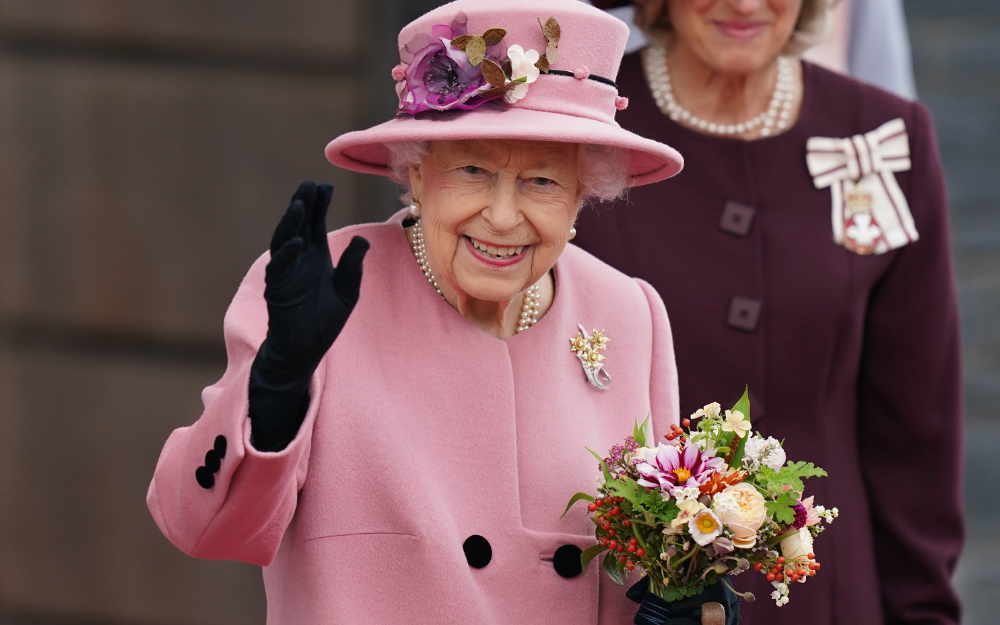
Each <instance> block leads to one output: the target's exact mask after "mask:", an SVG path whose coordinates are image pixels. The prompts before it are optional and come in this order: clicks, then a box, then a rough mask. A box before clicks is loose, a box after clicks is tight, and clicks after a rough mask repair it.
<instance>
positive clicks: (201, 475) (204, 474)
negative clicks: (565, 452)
mask: <svg viewBox="0 0 1000 625" xmlns="http://www.w3.org/2000/svg"><path fill="white" fill-rule="evenodd" d="M194 479H196V480H198V486H201V487H202V488H204V489H205V490H208V489H209V488H212V487H213V486H215V476H214V475H212V472H211V471H209V470H208V469H206V468H205V467H198V468H197V469H195V470H194Z"/></svg>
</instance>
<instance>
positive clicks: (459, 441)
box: [147, 214, 711, 625]
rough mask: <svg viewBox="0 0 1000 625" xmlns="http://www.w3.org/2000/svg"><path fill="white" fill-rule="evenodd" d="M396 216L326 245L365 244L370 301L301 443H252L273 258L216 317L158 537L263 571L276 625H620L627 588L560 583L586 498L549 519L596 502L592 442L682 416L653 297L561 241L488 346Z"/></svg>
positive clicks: (361, 305) (365, 287)
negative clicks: (593, 377)
mask: <svg viewBox="0 0 1000 625" xmlns="http://www.w3.org/2000/svg"><path fill="white" fill-rule="evenodd" d="M401 219H402V215H401V214H400V215H397V216H395V217H394V218H393V219H391V220H390V221H389V222H387V223H384V224H374V225H362V226H353V227H349V228H345V229H343V230H339V231H337V232H333V233H331V234H330V235H329V244H330V250H331V253H332V256H333V258H334V259H336V258H339V256H340V253H341V251H342V250H343V249H344V247H346V245H347V242H348V241H350V239H351V237H352V236H354V235H362V236H364V237H366V238H367V239H368V240H369V241H370V242H371V250H370V252H369V253H368V256H367V257H366V258H365V267H364V271H365V273H364V280H363V283H362V286H361V298H360V301H359V302H358V305H357V308H356V309H355V310H354V313H353V314H352V316H351V318H350V320H349V321H348V323H347V326H346V327H345V328H344V330H343V332H342V333H341V335H340V336H339V337H338V338H337V340H336V342H335V343H334V345H333V347H332V348H331V349H330V351H329V352H328V353H327V355H326V357H325V359H324V360H323V362H322V364H321V365H320V367H319V369H318V370H317V372H316V374H315V376H314V379H313V382H312V386H311V390H310V396H311V398H312V401H311V405H310V407H309V411H308V414H307V416H306V419H305V423H304V424H303V426H302V428H301V431H300V432H299V434H298V437H297V438H296V439H295V440H294V441H293V442H292V443H291V444H290V445H289V446H288V448H286V449H285V450H283V451H281V452H278V453H262V452H258V451H256V450H255V449H254V448H253V447H252V446H251V445H250V443H249V437H250V422H249V420H248V419H247V384H248V376H249V370H250V365H251V363H252V361H253V358H254V355H255V352H256V350H257V348H258V346H259V345H260V343H261V342H262V341H263V339H264V336H265V332H266V329H267V312H266V308H265V306H264V300H263V297H262V292H263V287H264V283H263V276H264V266H265V264H266V263H267V260H268V258H267V255H266V254H265V255H264V256H263V257H261V258H260V259H259V260H258V261H257V262H256V263H255V264H254V265H253V267H252V268H251V269H250V272H249V273H248V274H247V276H246V278H245V279H244V280H243V284H242V285H241V286H240V289H239V291H238V293H237V294H236V297H235V299H234V300H233V303H232V305H231V306H230V308H229V311H228V313H227V314H226V319H225V337H226V347H227V350H228V354H229V366H228V368H227V370H226V373H225V375H224V376H223V377H222V379H221V380H220V381H219V382H218V383H217V384H215V385H213V386H210V387H208V388H207V389H205V391H204V393H203V401H204V404H205V412H204V414H203V415H202V416H201V418H200V419H199V420H198V421H197V422H195V423H194V424H193V425H191V426H189V427H184V428H180V429H178V430H176V431H174V432H173V433H172V434H171V435H170V438H169V439H168V440H167V442H166V445H165V446H164V448H163V452H162V453H161V455H160V459H159V462H158V463H157V466H156V474H155V476H154V478H153V481H152V483H151V484H150V486H149V493H148V496H147V503H148V505H149V509H150V512H152V514H153V517H154V519H155V520H156V523H157V525H159V527H160V529H161V530H162V531H163V533H164V534H165V535H166V536H167V538H169V539H170V541H171V542H172V543H173V544H174V545H176V546H177V547H178V548H179V549H181V550H182V551H184V552H185V553H188V554H190V555H193V556H197V557H202V558H218V559H232V560H242V561H245V562H252V563H256V564H260V565H261V566H263V567H264V582H265V586H266V589H267V622H268V623H269V624H271V625H277V624H289V623H302V624H310V625H315V624H320V623H323V624H326V623H331V624H332V623H352V624H353V623H403V622H406V623H428V624H430V623H434V624H440V623H463V624H466V623H477V624H478V623H497V624H501V623H502V624H515V623H573V624H584V623H608V624H611V623H615V624H622V625H625V624H627V623H631V622H632V615H633V614H634V613H635V609H636V606H635V604H632V603H631V602H629V601H628V600H626V599H625V598H624V592H625V588H623V587H621V586H617V585H615V584H614V583H612V582H610V581H609V580H607V579H606V578H603V577H604V576H603V573H602V574H601V577H602V578H603V579H600V581H598V580H599V576H598V572H599V571H598V567H597V566H594V565H591V566H590V567H589V569H588V570H587V571H586V572H585V573H584V574H582V575H579V576H577V577H575V578H571V579H566V578H564V577H561V576H560V575H558V574H556V572H555V570H554V567H553V564H552V556H553V553H554V552H555V551H556V549H558V548H559V547H560V546H562V545H566V544H573V545H577V546H579V547H580V548H586V547H588V546H590V545H592V544H594V535H593V524H592V522H591V521H590V520H589V519H588V518H587V516H586V510H585V508H584V506H583V504H577V505H576V506H575V507H574V508H573V509H572V510H571V511H570V512H569V513H568V514H567V515H566V516H565V517H564V518H562V519H560V518H559V515H560V514H562V512H563V509H564V507H565V505H566V502H567V501H568V499H569V497H570V495H572V494H573V493H574V492H576V491H588V492H593V489H594V487H595V477H596V476H597V475H598V472H599V470H598V467H597V463H596V461H595V460H594V458H593V457H592V456H591V455H590V453H589V452H588V451H587V450H586V449H585V448H586V447H590V448H591V449H594V450H600V451H606V450H607V449H608V448H609V447H610V446H611V445H612V444H614V443H616V442H620V440H621V439H623V438H624V437H625V436H626V435H628V434H630V433H631V431H632V426H633V421H634V419H636V418H638V419H640V420H642V419H643V418H644V417H645V416H646V414H647V413H651V414H652V417H653V429H654V433H655V435H656V436H658V437H659V436H660V435H661V434H662V433H663V432H664V431H665V430H666V428H667V427H668V426H669V424H670V423H674V422H676V421H677V377H676V371H675V367H674V353H673V343H672V338H671V334H670V326H669V323H668V321H667V315H666V310H665V309H664V307H663V303H662V301H661V300H660V298H659V296H658V295H657V294H656V292H655V291H654V290H653V289H652V288H651V287H650V286H649V285H648V284H647V283H645V282H643V281H641V280H635V279H631V278H628V277H626V276H625V275H624V274H621V273H619V272H618V271H617V270H615V269H612V268H611V267H609V266H608V265H606V264H604V263H602V262H600V261H598V260H597V259H595V258H594V257H592V256H590V255H589V254H587V253H586V252H584V251H582V250H580V249H579V248H576V247H574V246H572V245H569V246H567V248H566V250H565V252H564V253H563V255H562V256H561V257H560V259H559V261H558V262H557V263H556V265H555V283H556V296H555V301H554V302H553V305H552V307H551V309H550V310H549V312H548V314H546V315H545V317H543V318H542V319H541V320H540V321H539V322H538V323H537V324H536V325H535V326H534V327H532V328H531V329H529V330H527V331H526V332H525V333H523V334H519V335H517V336H514V337H512V338H510V339H507V340H505V341H501V340H497V339H495V338H493V337H491V336H489V335H487V334H486V333H484V332H482V331H481V330H479V329H478V328H476V327H475V326H473V325H472V324H471V323H469V322H468V321H466V320H465V319H464V318H462V316H461V315H459V314H458V313H457V312H456V311H455V310H454V309H452V308H451V307H450V306H448V304H447V303H445V302H444V301H443V300H442V299H441V298H440V297H439V296H438V295H437V294H436V293H435V292H434V290H433V289H432V288H431V287H430V285H429V284H428V283H427V281H426V279H425V278H424V276H423V274H421V272H420V270H419V268H418V267H417V263H416V261H415V260H414V259H413V256H412V255H411V253H410V249H409V246H408V243H407V240H406V237H405V233H404V231H403V230H402V228H401V227H400V221H401ZM578 323H582V324H583V325H584V327H585V328H587V329H588V330H593V329H595V328H596V329H598V330H601V329H604V330H607V335H608V337H610V339H611V342H610V343H609V344H608V349H607V351H606V352H605V354H606V356H607V360H606V361H605V364H606V367H607V370H608V371H609V373H610V375H611V376H612V382H611V385H610V389H608V390H600V389H598V388H595V387H593V386H591V385H590V384H589V383H588V382H587V379H586V377H585V375H584V372H583V369H582V367H581V365H580V362H579V360H578V359H577V358H576V355H575V354H573V353H572V352H571V351H570V349H569V347H570V344H569V339H570V338H572V337H573V336H575V335H576V333H577V331H578V330H577V324H578ZM708 399H711V398H706V401H707V400H708ZM220 435H221V436H224V437H225V439H226V440H227V441H228V445H227V449H226V453H225V456H224V457H223V458H222V461H221V467H220V468H219V470H218V472H217V473H215V481H214V486H212V487H211V488H208V489H205V488H203V487H202V486H200V485H199V483H198V481H196V479H195V470H196V469H197V468H198V467H200V466H202V465H203V464H205V455H206V452H207V451H208V450H209V449H212V448H213V445H214V444H215V441H216V439H217V437H219V436H220ZM471 535H481V536H483V537H485V538H486V539H487V540H488V541H489V543H490V546H491V548H492V554H493V555H492V560H491V561H490V563H489V564H488V565H487V566H485V567H484V568H472V567H471V566H470V565H469V563H468V562H467V560H466V556H465V553H464V551H463V547H462V545H463V542H464V541H465V540H466V538H468V537H469V536H471ZM633 577H635V576H633Z"/></svg>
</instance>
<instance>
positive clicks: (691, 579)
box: [563, 391, 838, 606]
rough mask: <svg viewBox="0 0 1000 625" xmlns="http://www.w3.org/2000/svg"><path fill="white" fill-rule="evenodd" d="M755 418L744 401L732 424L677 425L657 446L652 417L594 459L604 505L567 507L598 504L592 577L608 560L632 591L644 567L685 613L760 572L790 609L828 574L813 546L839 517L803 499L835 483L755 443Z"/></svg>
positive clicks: (699, 417)
mask: <svg viewBox="0 0 1000 625" xmlns="http://www.w3.org/2000/svg"><path fill="white" fill-rule="evenodd" d="M749 416H750V401H749V397H748V392H747V391H744V393H743V397H741V398H740V400H739V401H738V402H737V403H736V405H735V406H733V408H732V409H731V410H726V411H725V413H724V414H723V413H722V410H721V408H720V406H719V405H718V404H709V405H708V406H705V407H704V408H702V409H701V410H698V411H697V412H695V413H694V414H692V415H691V417H690V419H684V421H683V427H680V426H678V425H677V424H673V425H672V426H671V431H670V432H669V433H667V434H666V435H665V436H664V438H665V439H666V443H659V444H658V445H653V444H652V443H651V442H650V441H647V440H646V431H647V425H648V421H649V418H648V417H647V419H646V421H644V422H643V423H642V424H641V425H640V424H639V422H638V420H636V422H635V427H634V428H633V431H632V435H631V436H629V437H628V438H626V439H625V441H624V442H623V443H622V444H620V445H615V446H613V447H612V448H611V450H610V451H609V453H608V455H607V456H604V457H602V456H601V455H600V454H598V453H596V452H594V451H592V450H588V451H590V453H592V454H593V455H594V457H596V458H597V460H598V462H599V465H600V469H601V476H602V477H601V478H600V486H599V487H598V493H597V495H596V496H594V495H590V494H588V493H576V494H575V495H573V496H572V497H571V498H570V501H569V504H568V505H567V506H566V512H569V510H570V509H571V508H572V507H573V505H574V504H575V503H576V502H578V501H581V500H584V501H587V502H589V503H588V506H587V509H588V511H589V512H590V513H591V514H592V516H591V520H592V521H593V523H594V525H595V535H596V537H597V541H598V543H597V544H595V545H593V546H592V547H589V548H587V549H586V550H584V551H583V555H582V556H581V560H582V564H583V566H584V568H586V567H587V566H588V565H589V564H590V562H591V561H592V560H594V559H595V558H597V557H599V556H601V557H602V560H601V568H602V569H603V570H604V572H605V573H606V574H607V575H608V577H610V578H611V579H612V580H614V581H615V582H617V583H619V584H623V583H624V582H625V578H626V577H627V576H628V575H629V573H630V572H632V571H633V570H634V569H635V568H636V567H638V568H640V569H642V570H644V571H645V572H646V574H647V576H648V578H649V583H650V591H651V592H653V593H655V594H656V595H658V596H659V597H661V598H663V599H664V600H665V601H676V600H679V599H682V598H685V597H690V596H693V595H697V594H699V593H700V592H702V591H703V590H704V589H705V588H706V587H707V586H710V585H712V584H714V583H717V582H718V581H719V580H723V581H725V580H724V579H723V577H722V576H723V575H726V574H729V575H731V576H732V575H738V574H740V573H743V572H744V571H746V570H748V569H750V568H751V567H752V568H754V569H755V570H757V571H759V572H761V573H762V574H764V575H766V576H767V578H768V580H769V581H771V582H772V585H773V586H774V588H775V591H774V592H773V593H771V597H772V598H773V599H774V600H775V601H776V602H777V603H778V605H779V606H780V605H784V604H785V603H787V602H788V592H789V587H788V586H789V583H790V582H793V581H795V582H800V583H804V582H805V581H806V580H807V579H808V578H809V577H812V576H814V575H816V572H817V571H818V570H819V568H820V565H819V563H818V562H816V560H815V555H814V554H813V553H812V540H813V538H814V537H815V536H816V535H818V534H819V533H820V532H822V531H823V525H822V523H823V522H825V523H827V524H829V523H831V522H832V521H833V519H834V518H835V517H836V516H837V514H838V513H837V509H836V508H834V509H832V510H827V509H825V508H823V507H822V506H814V505H813V499H812V497H809V498H804V495H803V491H804V488H805V486H804V483H803V480H805V479H807V478H810V477H823V476H826V472H825V471H823V470H822V469H820V468H818V467H816V466H814V465H813V464H812V463H807V462H787V463H786V459H785V452H784V450H783V449H782V443H781V442H778V441H776V440H775V439H773V438H764V437H763V436H761V435H760V434H759V433H758V434H752V433H751V430H750V419H749ZM695 421H697V425H696V426H692V423H693V422H695ZM566 512H564V513H563V514H564V516H565V514H566ZM748 595H749V593H745V595H743V596H748ZM749 596H750V597H752V595H749Z"/></svg>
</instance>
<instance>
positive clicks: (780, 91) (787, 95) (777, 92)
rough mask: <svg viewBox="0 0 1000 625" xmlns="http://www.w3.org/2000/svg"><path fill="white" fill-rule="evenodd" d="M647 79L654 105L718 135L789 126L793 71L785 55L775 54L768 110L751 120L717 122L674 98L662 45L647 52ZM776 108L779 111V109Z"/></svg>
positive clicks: (764, 132)
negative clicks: (775, 70)
mask: <svg viewBox="0 0 1000 625" xmlns="http://www.w3.org/2000/svg"><path fill="white" fill-rule="evenodd" d="M646 79H647V80H648V81H649V87H650V90H651V91H652V92H653V98H654V99H655V100H656V105H657V106H659V107H660V110H661V111H663V112H664V114H666V115H668V116H669V117H670V119H672V120H674V121H681V122H684V123H685V124H687V125H688V126H692V127H694V128H698V129H699V130H707V131H708V132H710V133H712V134H717V135H737V134H743V133H744V132H749V131H751V130H753V129H755V128H757V127H758V126H759V127H760V136H762V137H767V136H770V135H771V133H773V132H775V131H776V130H777V131H782V130H784V129H785V128H787V127H788V120H789V118H790V117H791V116H792V100H794V99H795V77H794V75H793V73H792V62H791V61H790V60H789V59H788V57H785V56H779V57H778V82H777V83H776V84H775V85H774V94H773V95H772V96H771V102H770V104H768V107H767V110H766V111H764V112H763V113H761V114H760V115H758V116H757V117H754V118H753V119H751V120H750V121H746V122H743V123H740V124H716V123H713V122H708V121H705V120H704V119H701V118H700V117H696V116H695V115H694V114H692V113H691V112H689V111H688V110H687V109H685V108H684V107H682V106H681V105H680V104H678V103H677V100H676V99H674V93H673V89H672V88H671V85H670V71H669V70H668V69H667V51H666V49H664V48H663V47H662V46H650V47H649V50H648V51H647V53H646ZM779 109H781V110H780V112H779Z"/></svg>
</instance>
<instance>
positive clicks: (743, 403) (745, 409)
mask: <svg viewBox="0 0 1000 625" xmlns="http://www.w3.org/2000/svg"><path fill="white" fill-rule="evenodd" d="M733 410H739V411H740V412H742V413H743V416H744V417H746V418H747V421H749V420H750V387H749V386H746V387H744V388H743V397H740V400H739V401H738V402H736V405H735V406H733Z"/></svg>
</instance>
